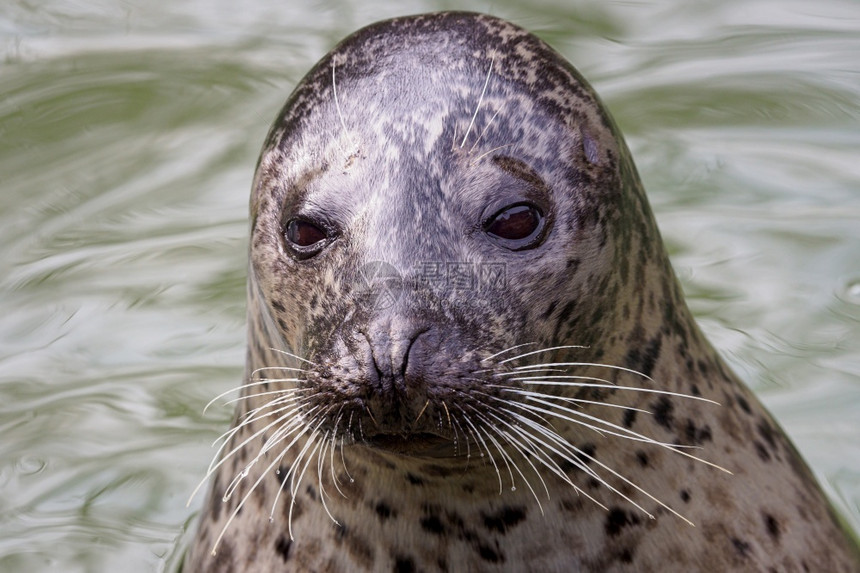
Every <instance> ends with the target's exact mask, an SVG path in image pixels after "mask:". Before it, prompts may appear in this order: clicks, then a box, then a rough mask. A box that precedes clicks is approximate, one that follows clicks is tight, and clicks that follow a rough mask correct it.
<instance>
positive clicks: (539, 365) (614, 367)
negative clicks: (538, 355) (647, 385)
mask: <svg viewBox="0 0 860 573" xmlns="http://www.w3.org/2000/svg"><path fill="white" fill-rule="evenodd" d="M544 366H546V367H549V368H552V367H555V366H592V367H596V368H609V369H611V370H620V371H622V372H629V373H631V374H636V375H637V376H641V377H642V378H645V379H646V380H650V381H651V382H653V381H654V379H653V378H651V377H650V376H648V375H647V374H643V373H642V372H639V371H638V370H634V369H632V368H625V367H624V366H616V365H614V364H600V363H595V362H548V363H545V364H531V365H529V366H514V370H527V369H530V368H535V367H544Z"/></svg>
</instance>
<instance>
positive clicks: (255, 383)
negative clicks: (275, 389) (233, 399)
mask: <svg viewBox="0 0 860 573" xmlns="http://www.w3.org/2000/svg"><path fill="white" fill-rule="evenodd" d="M270 382H272V381H271V380H255V381H253V382H246V383H245V384H242V385H240V386H235V387H233V388H230V389H229V390H227V391H225V392H221V393H220V394H218V395H217V396H215V397H214V398H212V399H211V400H209V402H207V403H206V406H204V407H203V414H204V415H205V414H206V411H207V410H209V408H210V407H211V406H212V404H214V403H215V402H216V401H218V400H219V399H220V398H223V397H224V396H226V395H227V394H230V393H232V392H238V391H241V390H244V389H246V388H253V387H254V386H264V385H266V384H269V383H270ZM297 390H298V388H287V389H285V390H282V392H294V391H297Z"/></svg>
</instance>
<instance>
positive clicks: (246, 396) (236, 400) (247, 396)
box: [224, 390, 292, 406]
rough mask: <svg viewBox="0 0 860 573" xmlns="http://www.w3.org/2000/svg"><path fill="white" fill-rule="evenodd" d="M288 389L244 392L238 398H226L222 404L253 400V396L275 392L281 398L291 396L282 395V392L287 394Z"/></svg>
mask: <svg viewBox="0 0 860 573" xmlns="http://www.w3.org/2000/svg"><path fill="white" fill-rule="evenodd" d="M289 393H290V392H289V390H270V391H268V392H257V393H256V394H246V395H245V396H239V397H238V398H233V399H232V400H227V401H226V402H224V406H227V405H229V404H235V403H237V402H242V401H244V400H253V399H254V398H259V397H260V396H272V395H275V394H277V395H278V396H281V397H282V398H292V397H291V396H284V394H289Z"/></svg>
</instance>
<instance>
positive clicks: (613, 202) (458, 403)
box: [185, 12, 860, 571]
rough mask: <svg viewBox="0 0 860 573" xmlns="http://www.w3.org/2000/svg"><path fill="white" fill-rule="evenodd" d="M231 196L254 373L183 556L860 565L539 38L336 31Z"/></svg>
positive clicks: (415, 27) (478, 563)
mask: <svg viewBox="0 0 860 573" xmlns="http://www.w3.org/2000/svg"><path fill="white" fill-rule="evenodd" d="M250 211H251V240H250V265H249V280H248V319H249V331H248V354H247V370H246V375H245V383H244V384H243V386H242V387H241V392H240V396H239V398H238V399H237V400H236V401H237V409H236V418H235V421H234V423H233V426H232V428H231V429H230V430H229V432H227V433H226V434H225V435H224V440H223V443H222V447H221V449H220V450H219V454H218V455H217V456H216V459H215V460H214V461H213V465H212V467H211V468H210V470H209V476H211V477H212V479H211V482H212V485H211V492H210V494H209V498H208V501H207V502H206V503H205V507H204V510H203V513H202V517H201V519H200V528H199V532H198V535H197V537H196V539H195V541H194V543H193V546H192V548H191V550H190V553H189V555H188V557H187V562H186V563H185V569H186V570H188V571H276V570H290V571H359V570H373V571H502V570H505V571H526V570H545V571H658V570H678V571H695V570H702V571H727V570H732V571H753V570H755V571H777V570H778V571H858V570H860V558H859V557H858V552H857V547H856V542H855V541H854V540H853V539H852V538H851V537H850V535H849V534H848V533H847V532H846V530H845V529H843V527H842V526H841V525H840V522H839V520H838V518H837V516H836V515H835V514H834V512H833V511H832V510H831V508H830V506H829V504H828V502H827V500H826V498H825V496H824V495H823V493H822V491H821V489H820V487H819V486H818V484H817V483H816V481H815V479H814V478H813V476H812V474H811V473H810V471H809V469H808V468H807V467H806V466H805V465H804V463H803V461H802V460H801V458H800V457H799V455H798V454H797V453H796V451H795V449H794V448H793V447H792V445H791V443H790V442H789V440H788V439H787V437H786V436H785V434H784V433H783V432H782V431H781V430H780V428H779V426H778V425H777V424H776V422H775V421H774V420H773V419H772V418H771V416H770V415H769V414H768V413H767V412H766V411H765V409H764V408H763V407H762V405H761V404H760V403H759V402H758V401H757V400H756V398H755V397H754V396H753V395H752V394H751V392H750V391H749V390H748V389H747V388H746V387H745V386H744V385H743V384H742V383H741V382H740V381H739V380H738V378H736V376H735V375H734V374H733V373H732V372H730V370H729V369H728V368H727V367H726V365H725V364H724V363H723V361H722V360H721V359H720V358H719V356H718V355H717V354H716V353H715V351H714V350H713V348H712V347H711V346H710V345H709V343H708V342H707V341H706V339H705V338H704V336H703V335H702V333H701V332H700V331H699V329H698V328H697V326H696V324H695V322H694V320H693V318H692V317H691V314H690V312H689V311H688V309H687V307H686V305H685V302H684V299H683V295H682V292H681V288H680V287H679V284H678V282H677V281H676V279H675V277H674V274H673V272H672V269H671V267H670V265H669V261H668V257H667V254H666V251H665V248H664V246H663V244H662V241H661V238H660V234H659V232H658V230H657V227H656V224H655V221H654V218H653V216H652V213H651V210H650V207H649V205H648V202H647V200H646V197H645V193H644V190H643V188H642V185H641V183H640V181H639V177H638V175H637V173H636V169H635V167H634V164H633V162H632V160H631V157H630V153H629V151H628V149H627V147H626V145H625V143H624V141H623V139H622V137H621V135H620V133H619V131H618V129H617V128H616V127H615V125H614V123H613V121H612V119H611V118H610V116H609V114H608V113H607V111H606V110H605V109H604V108H603V106H602V104H601V103H600V101H599V100H598V97H597V96H596V94H595V93H594V91H593V90H592V89H591V87H590V86H589V85H588V84H587V83H586V82H585V80H584V79H583V78H582V77H581V76H580V75H579V73H578V72H577V71H576V70H575V69H574V68H573V67H572V66H571V65H570V64H569V63H568V62H566V61H565V60H564V59H563V58H562V57H560V56H559V55H558V54H557V53H556V52H555V51H553V50H552V49H551V48H550V47H548V46H547V45H546V44H545V43H544V42H542V41H541V40H539V39H538V38H536V37H535V36H533V35H531V34H529V33H527V32H526V31H524V30H522V29H520V28H519V27H516V26H514V25H512V24H510V23H508V22H505V21H503V20H499V19H497V18H494V17H490V16H485V15H478V14H471V13H458V12H448V13H438V14H429V15H421V16H414V17H406V18H399V19H394V20H389V21H385V22H381V23H377V24H374V25H371V26H369V27H367V28H364V29H362V30H359V31H358V32H356V33H354V34H353V35H351V36H350V37H348V38H347V39H345V40H344V41H342V42H341V43H340V44H339V45H338V46H336V47H335V48H334V50H333V51H332V52H331V53H329V54H328V55H326V56H325V57H324V58H323V59H322V60H321V61H320V62H319V63H318V64H317V65H316V66H315V67H314V68H313V69H312V70H311V71H310V72H309V73H308V75H307V76H306V77H305V78H304V79H303V80H302V82H301V83H300V84H299V85H298V87H297V88H296V89H295V91H294V92H293V94H292V95H291V96H290V98H289V99H288V101H287V102H286V105H285V106H284V108H283V110H282V111H281V113H280V115H279V116H278V118H277V120H276V121H275V124H274V126H273V127H272V129H271V131H270V133H269V136H268V138H267V141H266V143H265V146H264V149H263V152H262V155H261V158H260V160H259V164H258V167H257V173H256V176H255V180H254V184H253V190H252V198H251V207H250Z"/></svg>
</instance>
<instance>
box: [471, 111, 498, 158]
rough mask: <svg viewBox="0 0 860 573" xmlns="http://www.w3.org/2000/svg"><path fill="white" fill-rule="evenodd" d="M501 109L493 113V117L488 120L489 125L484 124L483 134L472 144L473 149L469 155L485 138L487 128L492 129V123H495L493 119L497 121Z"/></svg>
mask: <svg viewBox="0 0 860 573" xmlns="http://www.w3.org/2000/svg"><path fill="white" fill-rule="evenodd" d="M501 111H502V110H501V109H499V110H497V111H496V113H494V114H493V117H491V118H490V121H488V122H487V125H485V126H484V129H483V130H482V131H481V135H479V136H478V139H476V140H475V143H474V144H473V145H472V147H471V149H469V155H471V154H472V152H473V151H475V148H476V147H478V142H479V141H481V139H483V137H484V134H485V133H487V130H488V129H490V126H491V125H493V121H495V119H496V116H497V115H499V113H500V112H501Z"/></svg>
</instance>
